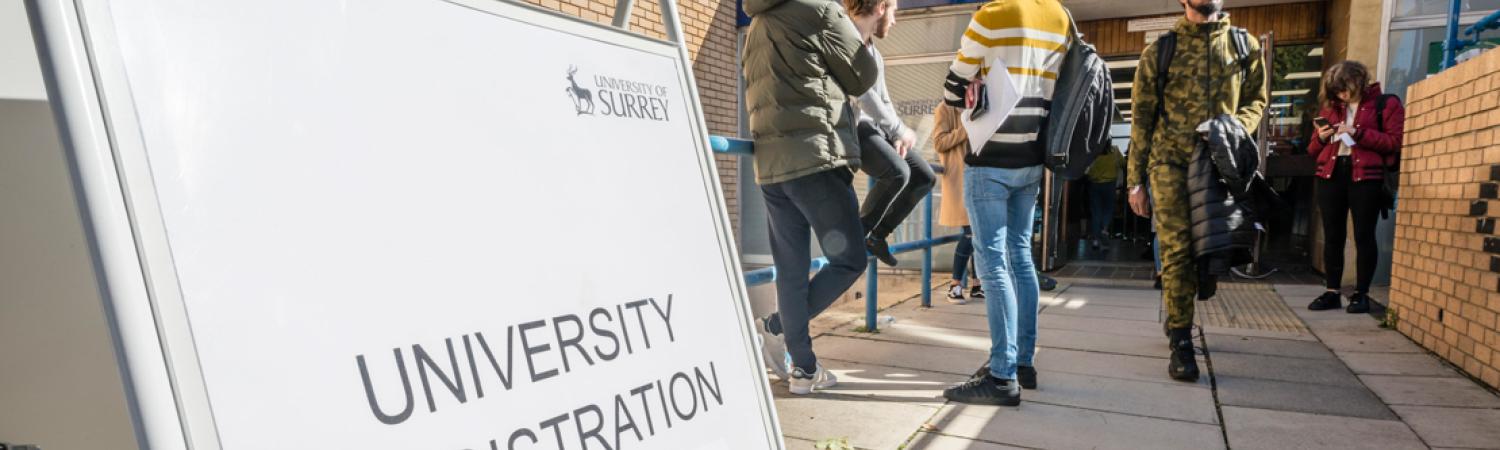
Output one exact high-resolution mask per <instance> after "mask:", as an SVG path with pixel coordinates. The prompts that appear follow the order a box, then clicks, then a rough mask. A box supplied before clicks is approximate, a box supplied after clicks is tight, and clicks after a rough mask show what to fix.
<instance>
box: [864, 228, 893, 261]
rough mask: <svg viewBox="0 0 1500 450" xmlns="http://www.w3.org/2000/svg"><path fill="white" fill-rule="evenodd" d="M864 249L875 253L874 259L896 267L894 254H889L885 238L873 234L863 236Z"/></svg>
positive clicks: (888, 246)
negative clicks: (866, 236)
mask: <svg viewBox="0 0 1500 450" xmlns="http://www.w3.org/2000/svg"><path fill="white" fill-rule="evenodd" d="M865 249H866V250H869V251H870V254H871V255H875V259H878V260H880V262H883V263H885V265H887V266H891V267H896V263H897V261H896V255H892V254H891V246H890V244H886V243H885V238H883V237H881V238H877V237H875V236H873V235H871V236H870V237H868V238H865Z"/></svg>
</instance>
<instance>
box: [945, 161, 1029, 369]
mask: <svg viewBox="0 0 1500 450" xmlns="http://www.w3.org/2000/svg"><path fill="white" fill-rule="evenodd" d="M1042 170H1043V169H1042V166H1034V167H1028V168H1024V169H1000V168H994V167H972V166H971V167H968V168H966V169H965V170H964V203H965V204H966V206H968V208H969V226H970V227H973V229H974V258H975V261H976V265H975V266H976V267H975V271H976V272H979V280H980V282H982V283H984V290H985V302H984V303H985V312H986V314H987V315H988V316H989V325H990V375H992V376H994V377H996V378H1002V379H1009V380H1014V379H1015V378H1016V367H1017V366H1030V365H1031V364H1032V358H1033V357H1034V356H1035V355H1036V316H1037V298H1038V297H1040V296H1041V290H1040V288H1039V287H1038V286H1037V275H1036V265H1035V263H1033V262H1032V256H1031V227H1032V222H1033V221H1034V219H1033V217H1032V215H1033V214H1034V213H1035V211H1036V200H1037V192H1038V191H1040V190H1041V181H1042Z"/></svg>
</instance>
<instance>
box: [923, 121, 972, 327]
mask: <svg viewBox="0 0 1500 450" xmlns="http://www.w3.org/2000/svg"><path fill="white" fill-rule="evenodd" d="M960 114H963V111H961V110H959V109H958V108H954V107H952V106H948V105H946V104H940V105H938V107H937V109H936V110H934V111H933V126H932V147H933V149H934V150H936V151H937V154H938V161H941V162H942V163H943V178H942V181H941V183H942V186H943V191H942V192H943V200H942V203H941V204H939V205H938V224H940V225H943V226H946V227H962V228H963V230H964V231H963V238H962V239H959V241H958V245H957V246H956V247H955V248H954V249H953V286H951V287H949V288H948V302H949V303H953V304H956V305H963V304H967V303H968V302H969V301H968V300H967V299H965V298H964V284H965V283H964V279H965V276H964V275H965V274H966V273H967V272H968V270H967V269H968V268H969V258H970V257H971V256H973V255H974V240H973V234H974V232H973V230H972V229H971V228H969V212H968V210H966V209H965V208H964V153H965V151H966V150H967V149H968V147H969V139H968V137H967V136H966V135H965V132H964V126H963V123H960V122H959V115H960ZM972 279H973V280H974V283H973V284H974V288H973V290H971V291H969V297H972V298H975V299H982V298H984V287H983V286H980V285H979V279H978V278H972Z"/></svg>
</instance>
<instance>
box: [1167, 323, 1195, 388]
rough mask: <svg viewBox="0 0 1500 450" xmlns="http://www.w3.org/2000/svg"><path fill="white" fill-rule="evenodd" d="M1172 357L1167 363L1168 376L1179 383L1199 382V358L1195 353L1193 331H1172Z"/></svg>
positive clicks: (1186, 329)
mask: <svg viewBox="0 0 1500 450" xmlns="http://www.w3.org/2000/svg"><path fill="white" fill-rule="evenodd" d="M1171 333H1172V335H1171V336H1172V337H1171V342H1172V357H1171V362H1169V363H1167V375H1170V376H1171V377H1172V379H1174V380H1178V381H1198V358H1197V356H1196V354H1195V352H1194V351H1193V329H1192V328H1181V329H1174V330H1172V331H1171Z"/></svg>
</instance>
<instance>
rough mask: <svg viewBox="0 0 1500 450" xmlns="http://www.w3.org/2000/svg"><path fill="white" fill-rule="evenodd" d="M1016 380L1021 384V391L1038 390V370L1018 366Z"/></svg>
mask: <svg viewBox="0 0 1500 450" xmlns="http://www.w3.org/2000/svg"><path fill="white" fill-rule="evenodd" d="M1016 380H1017V381H1020V382H1021V389H1036V368H1035V367H1032V366H1016Z"/></svg>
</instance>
